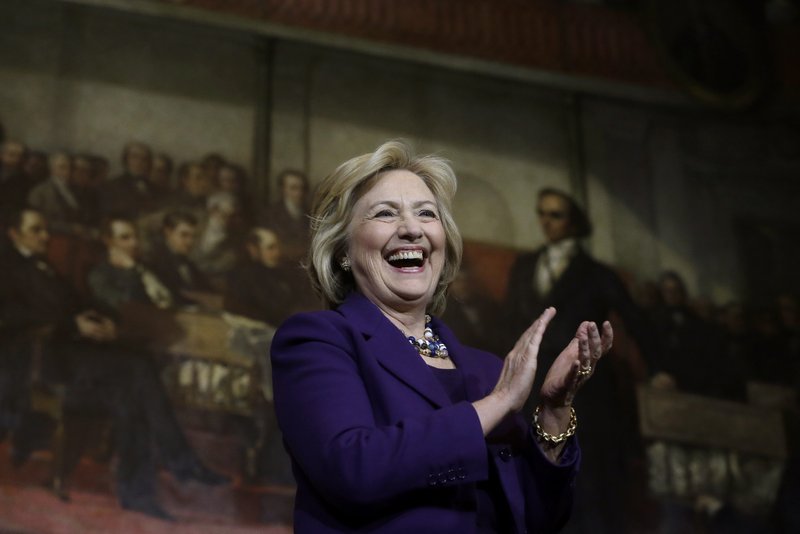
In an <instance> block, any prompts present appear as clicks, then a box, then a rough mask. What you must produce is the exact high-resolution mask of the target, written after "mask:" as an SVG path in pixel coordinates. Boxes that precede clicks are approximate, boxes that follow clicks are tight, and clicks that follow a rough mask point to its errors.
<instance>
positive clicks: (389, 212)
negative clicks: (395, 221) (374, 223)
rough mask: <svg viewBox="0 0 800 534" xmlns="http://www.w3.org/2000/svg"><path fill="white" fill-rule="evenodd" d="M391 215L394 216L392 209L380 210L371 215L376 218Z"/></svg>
mask: <svg viewBox="0 0 800 534" xmlns="http://www.w3.org/2000/svg"><path fill="white" fill-rule="evenodd" d="M392 216H394V212H392V210H380V211H379V212H377V213H376V214H375V215H373V217H374V218H376V219H378V218H384V217H392Z"/></svg>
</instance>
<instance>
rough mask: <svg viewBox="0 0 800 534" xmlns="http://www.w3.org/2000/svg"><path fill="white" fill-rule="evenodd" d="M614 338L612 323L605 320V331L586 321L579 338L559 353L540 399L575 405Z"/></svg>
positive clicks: (553, 405)
mask: <svg viewBox="0 0 800 534" xmlns="http://www.w3.org/2000/svg"><path fill="white" fill-rule="evenodd" d="M613 341H614V332H613V330H612V329H611V323H609V322H608V321H606V322H604V323H603V334H602V336H601V335H600V332H598V330H597V325H596V324H595V323H594V322H592V321H584V322H583V323H581V325H580V326H579V327H578V330H577V332H575V337H574V338H573V339H572V341H571V342H570V344H569V345H567V347H566V348H565V349H564V350H563V351H562V352H561V354H559V355H558V358H556V361H555V362H553V365H551V366H550V369H549V370H548V371H547V376H546V377H545V379H544V383H543V385H542V390H541V392H540V398H541V401H542V404H543V406H544V407H545V408H564V407H568V406H571V405H572V401H573V399H574V398H575V394H576V393H577V392H578V389H580V387H581V386H582V385H583V384H584V383H585V382H586V381H587V380H589V379H590V378H591V376H592V375H593V374H594V370H595V368H596V366H597V362H598V361H599V360H600V358H602V357H603V355H604V354H606V353H607V352H608V351H609V350H611V345H612V343H613Z"/></svg>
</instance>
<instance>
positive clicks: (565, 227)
mask: <svg viewBox="0 0 800 534" xmlns="http://www.w3.org/2000/svg"><path fill="white" fill-rule="evenodd" d="M537 214H538V217H539V224H540V226H541V229H542V232H543V233H544V235H545V238H546V240H547V242H546V243H545V244H544V245H543V246H541V247H539V248H538V249H536V250H534V251H533V252H529V253H525V254H521V255H520V256H519V257H518V258H517V260H516V262H515V263H514V265H513V267H512V269H511V274H510V275H509V281H508V292H507V296H506V299H505V310H506V312H507V314H508V315H507V320H506V324H507V326H508V328H509V329H510V330H509V333H510V334H513V336H512V337H515V336H516V335H518V334H519V332H522V331H523V330H524V329H525V327H526V325H528V324H530V322H531V321H532V320H533V319H535V318H536V317H538V316H539V314H541V313H542V312H543V311H544V310H545V309H547V308H548V307H551V306H552V307H555V308H556V309H558V310H559V313H558V314H557V315H556V316H555V317H554V318H553V320H552V321H551V322H550V325H549V326H548V329H547V332H546V333H545V335H544V337H543V338H542V345H541V349H540V353H539V361H540V365H543V366H544V368H547V366H549V365H550V363H551V362H552V361H554V359H555V358H556V356H558V354H559V352H560V351H561V348H562V347H563V346H564V344H565V343H567V342H568V341H569V340H570V339H571V338H572V337H573V336H574V332H575V328H577V327H578V325H580V324H581V322H582V321H584V320H586V319H589V320H591V321H593V322H595V323H596V324H598V325H600V324H602V323H603V321H605V320H607V319H609V316H610V314H611V313H612V312H615V313H616V314H617V315H619V316H620V317H621V319H622V321H623V323H624V324H625V327H626V329H627V331H628V333H629V334H631V335H632V337H633V338H634V340H635V341H636V342H637V344H638V345H639V348H640V349H641V350H642V352H643V353H644V354H645V355H648V354H651V353H652V352H651V349H650V347H649V345H651V344H652V342H651V341H648V340H649V339H650V338H649V337H648V335H647V332H648V331H649V327H648V326H647V324H646V323H645V322H644V320H643V319H642V317H643V316H642V314H641V313H640V311H639V310H638V309H637V307H636V305H635V304H634V303H633V301H632V300H631V298H630V296H629V295H628V292H627V290H626V289H625V286H624V285H623V283H622V281H621V280H620V279H619V277H618V276H617V275H616V274H615V273H614V272H613V271H612V270H611V269H609V268H608V267H606V266H605V265H602V264H601V263H599V262H597V261H596V260H595V259H594V258H592V257H591V256H590V255H589V254H588V253H587V252H586V251H585V250H584V249H583V247H582V246H581V243H580V240H581V239H583V238H587V237H589V236H590V235H591V232H592V226H591V223H590V222H589V219H588V218H587V217H586V214H585V213H584V212H583V210H582V209H581V208H580V206H579V205H578V204H577V202H576V201H575V200H574V199H573V198H572V197H570V196H569V195H567V194H566V193H564V192H563V191H559V190H557V189H551V188H545V189H542V190H541V191H539V197H538V203H537ZM614 370H615V366H612V365H606V366H604V367H603V368H601V369H599V370H598V372H597V373H596V376H595V378H594V379H593V380H592V382H591V383H590V384H587V386H586V388H585V390H584V392H583V393H582V394H581V397H580V399H578V400H577V401H576V406H577V407H578V408H577V409H578V410H579V411H585V412H587V413H590V414H591V415H589V416H588V417H587V418H586V419H587V420H589V421H591V422H587V424H586V425H583V426H582V428H581V431H580V432H579V438H580V440H581V443H583V444H584V445H585V452H584V460H583V464H582V467H581V476H580V477H579V478H578V488H577V492H576V503H575V504H576V506H575V512H574V514H573V520H572V521H571V522H570V524H569V525H568V526H567V531H568V532H593V533H598V532H609V533H611V532H613V533H618V532H624V531H625V525H624V514H623V510H622V505H623V492H624V491H625V489H626V488H625V484H624V483H625V472H626V465H627V464H628V460H627V459H626V454H627V453H629V452H631V451H635V450H636V449H637V447H636V440H637V436H636V434H635V431H634V428H633V426H632V425H631V424H629V423H630V422H631V421H630V419H631V418H632V417H633V414H632V407H631V406H630V405H627V404H626V403H625V400H626V399H625V398H624V397H625V393H624V391H625V389H626V388H625V386H627V387H630V384H629V383H628V384H625V383H624V382H625V380H624V378H623V380H620V378H621V377H620V376H617V375H615V373H614ZM533 390H534V391H536V390H537V388H536V387H534V389H533ZM531 401H534V402H535V399H531ZM627 414H630V415H631V417H630V418H628V420H627V421H626V417H625V416H626V415H627Z"/></svg>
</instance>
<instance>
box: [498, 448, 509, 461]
mask: <svg viewBox="0 0 800 534" xmlns="http://www.w3.org/2000/svg"><path fill="white" fill-rule="evenodd" d="M499 456H500V459H502V460H503V461H504V462H507V461H509V460H511V450H510V449H509V448H508V447H504V448H502V449H500V453H499Z"/></svg>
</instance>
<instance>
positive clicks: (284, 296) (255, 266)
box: [224, 228, 303, 327]
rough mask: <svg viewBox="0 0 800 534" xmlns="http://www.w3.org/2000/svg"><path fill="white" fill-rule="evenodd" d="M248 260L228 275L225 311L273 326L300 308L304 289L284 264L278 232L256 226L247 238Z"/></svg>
mask: <svg viewBox="0 0 800 534" xmlns="http://www.w3.org/2000/svg"><path fill="white" fill-rule="evenodd" d="M247 254H248V259H247V260H245V261H244V262H242V263H241V264H240V265H238V266H237V267H236V268H235V269H234V270H233V271H231V272H230V273H229V274H228V279H227V284H226V286H227V287H226V291H225V301H224V305H225V310H226V311H229V312H231V313H234V314H237V315H242V316H244V317H249V318H250V319H255V320H257V321H262V322H264V323H267V324H269V325H272V326H274V327H277V326H278V325H280V324H281V323H282V322H283V320H284V319H286V318H287V317H288V316H289V315H291V314H292V313H294V312H295V311H298V309H299V308H298V304H301V303H302V300H303V299H302V297H301V295H302V293H303V292H302V291H299V289H300V288H298V287H293V286H295V285H296V284H293V282H298V281H297V280H293V278H292V276H291V273H290V271H289V270H288V269H287V268H286V267H283V266H281V248H280V242H279V241H278V236H277V234H276V233H275V232H274V231H273V230H270V229H268V228H254V229H252V230H251V231H250V233H249V235H248V238H247Z"/></svg>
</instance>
